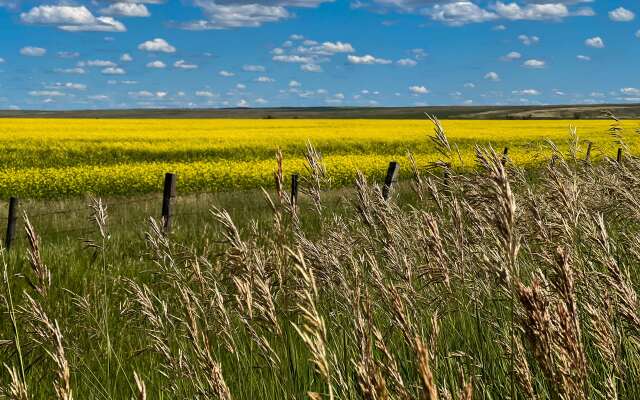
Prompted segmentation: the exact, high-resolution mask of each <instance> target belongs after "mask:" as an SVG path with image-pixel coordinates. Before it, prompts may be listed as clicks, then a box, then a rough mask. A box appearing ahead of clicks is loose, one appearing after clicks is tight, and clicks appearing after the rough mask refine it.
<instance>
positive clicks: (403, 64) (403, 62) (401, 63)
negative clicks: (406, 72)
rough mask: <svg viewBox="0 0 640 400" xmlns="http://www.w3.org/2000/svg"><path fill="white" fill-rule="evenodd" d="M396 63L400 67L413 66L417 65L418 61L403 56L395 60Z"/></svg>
mask: <svg viewBox="0 0 640 400" xmlns="http://www.w3.org/2000/svg"><path fill="white" fill-rule="evenodd" d="M396 64H398V65H399V66H401V67H415V66H416V65H418V62H417V61H416V60H413V59H411V58H403V59H400V60H398V61H396Z"/></svg>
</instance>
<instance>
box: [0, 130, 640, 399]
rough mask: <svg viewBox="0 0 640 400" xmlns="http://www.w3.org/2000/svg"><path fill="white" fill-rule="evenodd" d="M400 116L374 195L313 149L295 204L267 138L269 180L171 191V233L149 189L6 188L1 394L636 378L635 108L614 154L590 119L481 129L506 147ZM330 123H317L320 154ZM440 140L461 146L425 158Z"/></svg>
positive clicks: (539, 386)
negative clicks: (336, 177) (334, 174)
mask: <svg viewBox="0 0 640 400" xmlns="http://www.w3.org/2000/svg"><path fill="white" fill-rule="evenodd" d="M116 122H118V123H122V122H121V121H116ZM268 122H269V123H270V122H271V121H268ZM279 122H280V123H283V122H282V121H279ZM329 122H330V121H329ZM114 123H115V122H114ZM176 123H183V122H182V121H177V122H176ZM238 123H239V122H238ZM260 123H262V121H260ZM285 123H288V122H287V121H285ZM314 123H315V122H314ZM327 123H328V122H327ZM354 123H362V122H359V121H357V122H354ZM448 123H449V122H447V121H445V122H444V126H445V127H447V126H448ZM411 124H415V126H416V127H420V129H421V132H420V133H418V134H415V135H416V136H415V142H416V145H415V147H413V148H412V151H416V149H422V150H421V151H422V152H423V153H421V154H426V155H427V156H425V158H424V159H420V161H419V163H420V164H417V168H414V169H412V168H411V167H410V166H409V165H408V163H406V161H405V162H404V163H403V165H404V168H403V169H404V171H405V174H406V175H405V177H406V179H405V180H403V181H401V182H400V183H399V184H398V185H397V186H396V187H395V189H394V191H393V192H392V195H391V198H390V199H389V200H388V201H385V200H383V199H382V196H381V188H380V186H379V184H376V182H378V183H379V182H380V180H379V178H374V179H373V180H371V179H369V180H367V178H365V176H364V175H362V176H360V177H359V178H357V179H354V180H352V181H350V182H349V183H348V184H346V187H344V188H340V189H336V188H335V187H332V185H333V184H332V183H331V182H329V181H328V179H326V176H325V175H324V174H323V161H322V160H321V159H319V158H317V157H316V156H314V154H313V153H311V154H308V158H307V160H305V161H302V160H300V161H299V162H300V168H303V169H305V170H306V171H307V172H306V175H307V177H306V179H304V180H302V182H301V185H302V187H301V197H300V201H299V203H298V204H296V205H295V206H294V205H293V204H291V202H290V200H289V197H288V196H287V195H286V194H285V193H284V192H283V193H280V194H278V193H276V191H275V189H274V186H276V185H274V183H273V180H274V177H273V171H274V169H276V164H275V160H273V161H270V160H271V159H273V150H272V149H265V150H264V152H265V153H264V157H265V158H264V161H263V162H264V163H265V168H267V172H266V173H265V174H267V175H265V176H268V181H267V183H266V185H267V186H268V187H267V190H268V192H267V193H266V194H265V193H262V192H261V191H260V190H258V189H257V188H254V189H252V190H247V191H236V192H228V193H225V192H223V193H204V194H181V195H180V196H179V198H178V199H176V203H175V211H176V213H175V216H174V221H173V229H172V231H171V232H170V233H164V232H162V231H161V230H160V229H159V228H158V227H157V224H156V223H155V222H154V221H152V220H150V219H149V217H150V216H157V215H158V214H159V211H160V195H159V194H157V193H151V194H145V195H140V196H133V197H126V198H123V197H122V196H113V197H111V196H105V197H104V198H103V199H102V200H98V199H91V198H82V197H74V198H68V199H57V200H48V199H47V200H43V199H30V200H24V201H23V202H22V206H21V208H22V210H23V211H25V212H26V216H27V217H28V218H29V219H30V220H31V223H32V226H33V227H32V228H31V227H30V226H29V224H27V223H26V220H24V221H21V223H20V227H19V228H20V232H21V233H20V236H19V238H18V240H17V241H16V242H15V244H14V247H13V248H12V249H11V250H10V251H6V250H3V251H2V252H1V254H2V258H3V263H2V264H0V269H2V270H3V274H2V282H1V283H2V284H1V286H0V315H2V317H1V318H0V364H1V365H2V366H3V368H2V369H0V398H2V396H5V397H6V398H8V399H20V400H25V399H50V398H57V399H64V400H70V399H73V398H75V399H92V400H93V399H130V398H136V399H225V400H227V399H247V400H250V399H274V400H275V399H304V398H310V399H354V400H355V399H367V400H369V399H380V400H382V399H416V400H418V399H421V400H422V399H438V398H441V399H449V398H450V399H465V400H469V399H473V398H475V399H503V398H510V399H547V398H552V399H556V398H557V399H567V400H568V399H592V398H593V399H600V398H602V399H615V398H619V399H636V398H639V397H640V384H639V383H638V382H640V340H639V339H640V300H639V297H638V290H639V288H640V273H638V271H639V269H638V266H639V265H640V240H639V239H638V238H639V237H640V202H639V201H638V200H637V199H638V198H640V173H639V172H638V171H640V161H639V160H638V159H637V158H635V157H632V156H631V155H630V154H629V153H632V152H633V149H634V143H635V142H634V137H633V135H634V133H633V129H635V127H636V126H635V125H634V124H635V123H634V122H631V123H627V124H625V130H626V131H628V133H629V134H628V135H624V136H625V137H628V139H627V140H626V141H625V143H627V144H628V147H627V148H626V150H625V156H624V158H623V160H622V163H620V164H618V163H616V162H615V161H610V160H602V162H595V161H594V162H592V163H591V162H585V161H584V160H583V159H584V153H585V143H584V141H583V140H582V139H583V138H584V137H585V136H586V137H589V138H590V139H591V140H594V142H595V143H596V147H595V148H596V149H598V150H599V151H600V152H604V153H606V154H611V155H614V154H615V148H616V147H617V146H618V144H616V143H615V142H614V139H615V137H613V136H611V135H610V133H608V129H609V128H610V125H609V123H603V122H599V123H594V125H593V126H591V128H589V126H579V128H578V133H579V134H581V138H580V139H578V138H576V137H575V136H574V137H573V139H571V136H569V135H568V134H567V132H566V127H565V126H562V127H561V126H558V128H557V129H558V136H557V139H558V141H562V143H563V144H562V146H560V148H559V149H558V150H556V151H553V150H552V149H551V147H552V146H551V145H548V146H547V147H546V148H544V147H542V144H541V143H540V136H539V135H538V136H533V133H528V129H524V132H523V133H522V135H520V136H517V137H516V136H508V135H507V134H505V135H504V137H505V138H506V137H511V138H512V139H513V140H512V141H508V140H507V139H504V140H503V141H500V142H497V141H495V142H493V140H492V142H493V143H495V145H496V147H498V146H500V147H502V146H503V145H507V144H508V145H509V146H510V149H512V150H511V152H510V155H512V157H513V158H511V159H509V160H504V159H503V157H502V155H501V154H500V152H498V153H497V154H496V153H494V152H492V151H491V150H490V149H489V148H488V147H483V148H482V150H481V151H479V152H478V153H477V154H476V155H475V156H473V155H472V154H471V153H470V152H471V149H472V142H471V141H470V139H468V138H467V137H466V136H458V135H459V133H455V134H454V133H453V132H452V133H451V134H445V133H444V132H442V131H440V130H438V129H436V130H435V133H434V128H433V126H432V125H430V124H429V123H425V122H411ZM455 124H456V126H457V127H464V126H465V125H464V124H463V123H461V122H457V121H456V122H455ZM365 125H366V123H365ZM490 125H491V124H490ZM495 125H496V126H500V125H499V124H498V123H497V122H496V123H495ZM562 125H568V124H567V123H563V124H562ZM369 126H375V125H373V124H372V125H369ZM378 126H379V125H378ZM391 126H392V125H389V127H390V128H389V129H391ZM400 126H402V125H400ZM452 127H453V124H452ZM106 128H107V127H105V129H106ZM472 128H473V127H472V126H470V125H469V126H467V129H469V131H471V130H472ZM480 128H481V126H480ZM480 128H479V129H480ZM494 128H495V127H494ZM497 129H498V128H495V129H494V133H493V134H494V135H496V136H498V134H499V133H500V132H497ZM589 129H592V130H591V131H588V130H589ZM451 130H453V129H451ZM585 131H586V132H585ZM105 132H107V131H106V130H105ZM589 132H590V133H589ZM67 135H69V133H67ZM105 135H106V133H105ZM191 135H192V136H193V135H194V133H192V134H191ZM318 135H319V134H318ZM526 135H531V136H526ZM81 136H82V135H81V134H80V133H79V134H78V137H81ZM203 136H207V135H205V134H203ZM257 136H259V135H257ZM373 136H374V134H373V133H370V134H369V137H373ZM339 137H340V135H339V134H336V135H335V136H334V137H332V138H329V139H333V141H331V140H328V141H327V142H321V141H320V140H318V138H315V139H314V143H316V145H317V147H318V148H320V149H323V152H324V154H325V160H326V163H327V169H328V170H329V171H331V169H330V168H329V167H328V165H329V162H330V160H331V159H332V157H333V156H331V152H330V151H324V148H323V146H325V147H327V148H331V149H332V150H334V149H335V151H336V152H339V151H340V148H341V146H344V147H342V148H343V151H344V150H346V149H347V148H348V146H349V144H348V143H346V142H347V141H340V140H337V139H336V138H339ZM378 137H381V138H382V137H383V135H381V134H380V136H378ZM312 139H313V138H312ZM618 139H619V137H618ZM419 140H422V141H421V142H419ZM528 140H531V141H534V142H536V143H540V144H535V145H532V146H530V147H527V146H526V145H525V144H524V143H526V142H527V141H528ZM104 141H105V139H104V137H103V138H100V139H99V140H98V141H97V142H96V143H94V144H95V145H98V146H100V145H103V144H101V142H104ZM175 141H176V142H177V143H179V140H178V139H175ZM203 141H206V140H204V139H203ZM274 142H275V140H274ZM70 143H72V144H73V145H74V146H77V145H79V144H78V143H81V144H82V145H91V142H88V141H80V142H78V141H74V140H71V141H70ZM116 143H118V142H117V141H116ZM230 143H231V144H233V143H234V141H231V142H230ZM261 143H262V146H263V147H264V148H267V147H268V145H269V143H270V142H269V141H268V140H267V139H265V138H262V142H261ZM404 143H405V144H400V143H396V145H397V146H399V147H402V146H407V145H406V143H409V142H407V141H405V142H404ZM482 143H485V144H486V143H487V141H486V138H485V141H482ZM518 143H520V145H518ZM279 144H281V145H282V147H283V148H284V149H285V151H288V152H299V153H303V152H304V149H305V148H304V144H302V145H299V146H300V147H295V146H294V147H291V148H286V147H285V146H284V142H279ZM330 144H332V145H333V147H330ZM355 145H356V144H351V146H355ZM185 146H186V144H185ZM296 146H298V145H297V144H296ZM363 146H364V148H367V149H370V150H369V151H376V150H380V149H382V148H383V147H382V146H380V145H378V146H373V145H370V144H369V145H363ZM367 146H371V147H367ZM456 146H458V147H459V148H460V149H461V152H462V153H463V154H464V156H463V157H462V158H463V160H464V161H465V163H467V164H469V165H476V166H477V167H476V168H473V169H471V168H469V169H466V170H465V169H458V168H448V167H446V165H445V164H440V166H439V167H438V168H434V169H430V168H423V167H426V166H427V165H426V162H427V160H436V159H439V160H442V161H447V162H448V161H452V160H455V159H456V158H457V155H456V154H455V151H453V150H450V148H451V149H455V148H456ZM378 147H380V149H378ZM515 149H535V151H534V150H531V151H530V152H528V153H524V152H522V154H527V157H528V158H527V159H522V160H518V159H517V156H518V154H521V153H520V152H519V151H516V150H515ZM605 150H606V151H605ZM609 150H611V151H609ZM65 151H66V150H65ZM403 152H404V149H403V150H402V151H398V152H397V153H396V151H395V150H394V151H392V152H390V153H389V154H385V153H382V154H383V155H386V156H388V155H392V156H393V155H402V154H404V153H403ZM552 152H553V158H550V157H549V155H551V153H552ZM82 153H86V152H78V155H77V157H79V158H82V157H83V156H86V155H83V154H82ZM416 154H418V152H417V151H416ZM436 154H437V156H436ZM595 154H597V152H596V151H595V150H594V155H595ZM545 155H546V158H543V157H544V156H545ZM348 156H349V155H348V154H345V157H348ZM43 157H45V155H43ZM51 157H55V155H53V154H52V155H51ZM285 157H286V153H285ZM427 157H428V158H427ZM416 158H418V157H416ZM287 160H288V158H285V166H286V163H287ZM532 160H535V161H536V162H535V163H536V164H537V165H536V168H535V173H531V169H530V168H529V167H530V166H531V165H532V164H531V162H532ZM183 161H184V162H185V163H186V161H188V160H183ZM387 161H388V158H386V157H385V158H384V159H383V161H381V162H382V164H381V166H380V167H381V169H382V170H383V172H384V168H385V166H386V162H387ZM84 162H86V160H84ZM303 163H305V164H303ZM142 164H143V165H146V164H145V163H144V162H142ZM162 172H164V171H162ZM444 176H447V179H446V180H445V179H443V177H444ZM125 184H126V183H125ZM284 186H285V187H284V189H285V191H286V190H287V189H288V187H287V185H286V183H285V185H284ZM223 210H228V213H227V212H225V211H223ZM70 211H72V213H71V214H69V212H70ZM0 213H1V214H2V215H4V214H5V213H6V209H4V208H1V209H0ZM3 222H6V221H3ZM25 233H26V234H25Z"/></svg>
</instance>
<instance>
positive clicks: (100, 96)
mask: <svg viewBox="0 0 640 400" xmlns="http://www.w3.org/2000/svg"><path fill="white" fill-rule="evenodd" d="M87 99H89V100H94V101H107V100H109V96H107V95H104V94H94V95H91V96H87Z"/></svg>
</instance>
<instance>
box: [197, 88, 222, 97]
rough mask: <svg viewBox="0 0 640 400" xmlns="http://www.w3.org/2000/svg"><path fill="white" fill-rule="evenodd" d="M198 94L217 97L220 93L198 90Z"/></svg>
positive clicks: (199, 95)
mask: <svg viewBox="0 0 640 400" xmlns="http://www.w3.org/2000/svg"><path fill="white" fill-rule="evenodd" d="M196 96H198V97H208V98H212V97H216V96H218V95H217V94H216V93H214V92H212V91H209V90H198V91H197V92H196Z"/></svg>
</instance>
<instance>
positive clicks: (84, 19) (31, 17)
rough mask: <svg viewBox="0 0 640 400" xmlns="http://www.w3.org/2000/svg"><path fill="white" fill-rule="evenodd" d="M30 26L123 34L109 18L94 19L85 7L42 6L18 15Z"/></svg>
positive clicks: (120, 25)
mask: <svg viewBox="0 0 640 400" xmlns="http://www.w3.org/2000/svg"><path fill="white" fill-rule="evenodd" d="M20 20H21V21H22V22H23V23H25V24H30V25H54V26H57V27H58V28H59V29H61V30H64V31H68V32H124V31H126V30H127V29H126V28H125V26H124V25H123V24H122V23H121V22H119V21H116V20H115V19H113V18H111V17H96V16H94V15H93V14H92V13H91V11H89V9H88V8H87V7H85V6H65V5H55V6H51V5H43V6H36V7H33V8H32V9H31V10H29V11H28V12H23V13H21V14H20Z"/></svg>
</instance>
